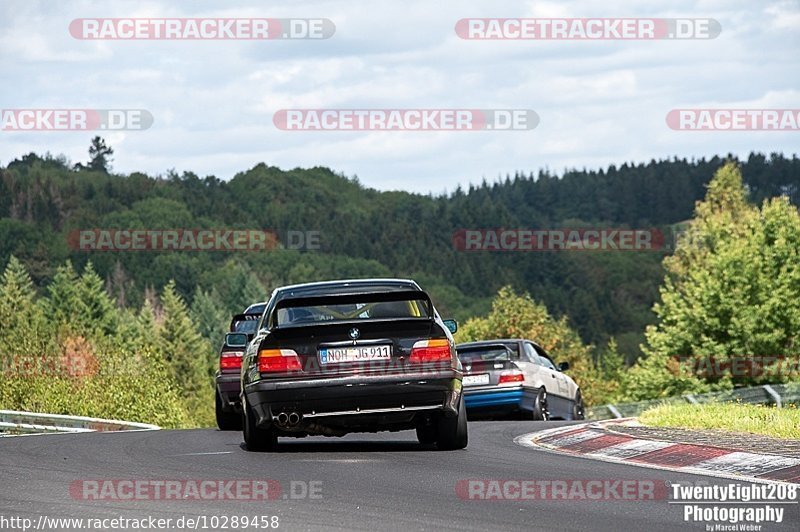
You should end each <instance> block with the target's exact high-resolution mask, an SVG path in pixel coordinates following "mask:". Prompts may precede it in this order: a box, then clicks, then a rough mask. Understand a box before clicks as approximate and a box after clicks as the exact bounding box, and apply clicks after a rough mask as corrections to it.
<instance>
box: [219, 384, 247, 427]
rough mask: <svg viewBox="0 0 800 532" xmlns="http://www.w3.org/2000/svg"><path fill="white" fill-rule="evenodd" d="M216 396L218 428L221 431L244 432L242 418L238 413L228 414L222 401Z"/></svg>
mask: <svg viewBox="0 0 800 532" xmlns="http://www.w3.org/2000/svg"><path fill="white" fill-rule="evenodd" d="M214 395H216V401H215V403H216V404H215V406H216V415H217V427H219V430H242V416H241V415H240V414H239V413H238V412H226V411H225V410H223V408H222V399H221V398H220V396H219V394H218V393H215V394H214Z"/></svg>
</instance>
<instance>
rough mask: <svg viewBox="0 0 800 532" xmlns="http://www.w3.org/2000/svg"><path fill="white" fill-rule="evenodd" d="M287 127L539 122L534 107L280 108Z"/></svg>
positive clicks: (472, 126) (482, 127)
mask: <svg viewBox="0 0 800 532" xmlns="http://www.w3.org/2000/svg"><path fill="white" fill-rule="evenodd" d="M272 123H273V124H274V125H275V127H276V128H278V129H280V130H284V131H487V130H493V131H527V130H531V129H534V128H536V126H537V125H539V115H538V114H537V113H536V111H534V110H532V109H280V110H278V111H277V112H276V113H275V114H274V115H273V117H272Z"/></svg>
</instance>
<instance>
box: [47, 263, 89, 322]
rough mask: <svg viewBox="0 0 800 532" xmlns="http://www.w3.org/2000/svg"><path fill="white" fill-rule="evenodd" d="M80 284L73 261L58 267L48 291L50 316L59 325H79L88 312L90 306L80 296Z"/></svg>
mask: <svg viewBox="0 0 800 532" xmlns="http://www.w3.org/2000/svg"><path fill="white" fill-rule="evenodd" d="M78 285H79V280H78V274H77V273H75V269H74V268H73V267H72V262H71V261H67V262H66V263H65V264H64V265H62V266H59V267H58V268H56V274H55V275H54V276H53V282H51V283H50V285H49V286H48V287H47V292H48V300H49V301H48V307H49V309H50V316H51V318H52V320H53V321H54V322H55V323H57V324H58V325H59V326H67V327H78V325H79V323H80V322H82V321H83V320H84V317H85V316H86V314H87V313H88V308H87V307H86V304H85V303H84V302H83V300H82V298H81V297H80V294H79V287H78Z"/></svg>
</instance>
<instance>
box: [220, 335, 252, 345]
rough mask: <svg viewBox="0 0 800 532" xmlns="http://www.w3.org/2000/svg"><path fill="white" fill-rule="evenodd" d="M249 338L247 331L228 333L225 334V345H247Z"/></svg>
mask: <svg viewBox="0 0 800 532" xmlns="http://www.w3.org/2000/svg"><path fill="white" fill-rule="evenodd" d="M247 342H248V338H247V334H245V333H228V334H226V335H225V345H227V346H228V347H245V346H246V345H247Z"/></svg>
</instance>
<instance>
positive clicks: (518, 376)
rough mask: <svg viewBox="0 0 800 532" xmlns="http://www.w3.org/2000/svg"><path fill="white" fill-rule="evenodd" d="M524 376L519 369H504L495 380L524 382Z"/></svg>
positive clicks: (510, 382) (508, 382)
mask: <svg viewBox="0 0 800 532" xmlns="http://www.w3.org/2000/svg"><path fill="white" fill-rule="evenodd" d="M524 381H525V376H524V375H523V374H522V372H521V371H519V370H516V369H515V370H511V371H504V372H502V373H501V374H500V379H499V380H498V381H497V384H515V383H518V382H524Z"/></svg>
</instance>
